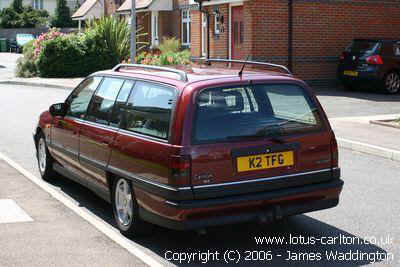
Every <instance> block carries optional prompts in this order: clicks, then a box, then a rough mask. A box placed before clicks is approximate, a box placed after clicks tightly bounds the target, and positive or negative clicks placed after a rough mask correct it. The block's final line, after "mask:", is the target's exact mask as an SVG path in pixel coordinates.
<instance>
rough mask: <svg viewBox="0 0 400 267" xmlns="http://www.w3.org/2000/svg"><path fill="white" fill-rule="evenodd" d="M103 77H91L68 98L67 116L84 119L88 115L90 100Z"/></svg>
mask: <svg viewBox="0 0 400 267" xmlns="http://www.w3.org/2000/svg"><path fill="white" fill-rule="evenodd" d="M101 79H102V77H90V78H88V79H86V80H85V81H83V82H82V83H81V84H80V85H79V86H78V87H77V88H76V89H75V90H74V91H73V92H72V94H71V95H70V96H69V97H68V99H67V101H66V104H67V106H68V111H67V115H68V116H71V117H75V118H79V119H81V118H83V116H84V115H85V114H86V111H87V108H88V106H89V103H90V100H91V99H92V96H93V94H94V92H95V91H96V89H97V86H98V85H99V84H100V82H101Z"/></svg>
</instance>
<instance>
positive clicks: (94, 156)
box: [79, 77, 133, 198]
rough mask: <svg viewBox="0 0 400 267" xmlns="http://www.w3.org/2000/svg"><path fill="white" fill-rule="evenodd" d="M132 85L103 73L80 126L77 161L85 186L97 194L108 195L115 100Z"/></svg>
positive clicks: (115, 129)
mask: <svg viewBox="0 0 400 267" xmlns="http://www.w3.org/2000/svg"><path fill="white" fill-rule="evenodd" d="M132 86H133V82H132V81H129V80H128V81H125V80H124V79H120V78H112V77H105V78H104V80H103V82H102V83H101V85H100V86H99V88H98V89H97V91H96V93H95V94H94V96H93V98H92V101H91V103H90V105H89V108H88V111H87V114H86V116H85V119H84V121H83V122H82V126H81V129H80V138H79V162H80V164H81V167H82V171H83V172H84V175H85V178H86V180H87V183H88V186H89V187H91V189H92V190H93V191H95V192H96V193H98V194H99V195H100V196H105V197H106V198H107V197H108V193H109V192H108V184H107V175H106V167H107V164H108V160H109V157H110V143H111V142H113V140H114V139H115V136H116V134H117V131H118V128H117V127H115V125H110V119H111V115H112V112H113V110H114V107H115V103H116V100H117V101H118V102H125V101H126V100H127V98H128V95H129V93H130V90H131V88H132Z"/></svg>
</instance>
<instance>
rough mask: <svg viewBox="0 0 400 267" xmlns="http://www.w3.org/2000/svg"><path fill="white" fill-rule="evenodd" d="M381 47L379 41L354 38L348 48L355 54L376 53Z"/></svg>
mask: <svg viewBox="0 0 400 267" xmlns="http://www.w3.org/2000/svg"><path fill="white" fill-rule="evenodd" d="M380 47H381V43H380V42H377V41H368V40H354V41H353V42H352V43H351V44H350V46H349V47H348V48H347V49H346V50H347V52H350V53H353V54H374V53H378V52H379V50H380Z"/></svg>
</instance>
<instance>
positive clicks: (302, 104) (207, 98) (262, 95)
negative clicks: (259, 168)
mask: <svg viewBox="0 0 400 267" xmlns="http://www.w3.org/2000/svg"><path fill="white" fill-rule="evenodd" d="M321 126H322V123H321V119H320V115H319V112H318V109H317V107H316V105H315V103H314V102H313V101H312V99H311V98H310V97H309V96H308V95H307V93H306V92H305V91H304V89H303V88H301V87H300V86H297V85H291V84H275V85H265V84H259V85H248V86H238V87H229V88H227V87H224V88H210V89H205V90H203V91H201V92H200V94H199V95H198V97H197V108H196V114H195V122H194V128H193V143H210V142H229V141H235V140H243V139H252V138H265V137H277V136H283V135H290V134H295V133H305V132H310V131H315V130H319V129H321Z"/></svg>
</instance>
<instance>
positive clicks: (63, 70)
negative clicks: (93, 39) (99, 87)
mask: <svg viewBox="0 0 400 267" xmlns="http://www.w3.org/2000/svg"><path fill="white" fill-rule="evenodd" d="M85 56H86V45H85V41H84V38H81V37H80V36H79V35H77V34H69V35H60V36H58V37H56V38H54V39H50V40H46V41H44V42H43V43H42V47H41V50H40V53H39V55H38V57H37V59H36V64H37V67H38V72H39V76H41V77H79V76H81V75H82V74H84V75H87V74H88V73H85V71H84V70H85V67H86V66H87V62H86V60H85V59H86V57H85Z"/></svg>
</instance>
